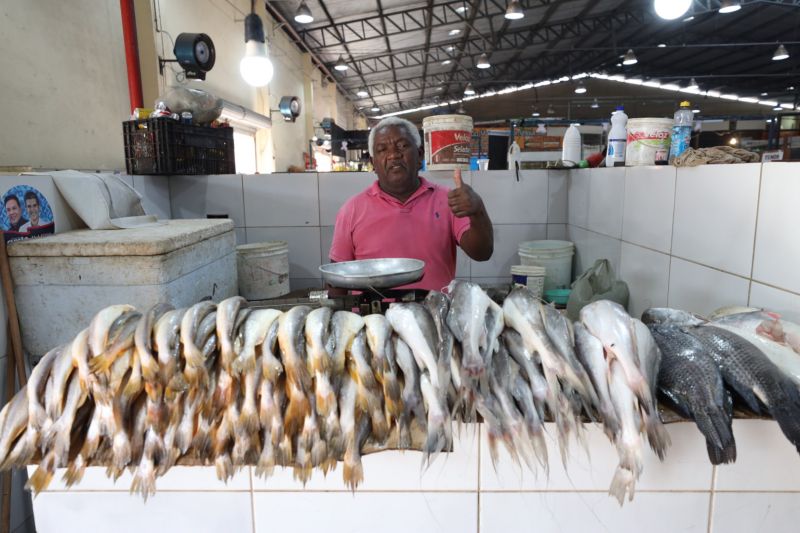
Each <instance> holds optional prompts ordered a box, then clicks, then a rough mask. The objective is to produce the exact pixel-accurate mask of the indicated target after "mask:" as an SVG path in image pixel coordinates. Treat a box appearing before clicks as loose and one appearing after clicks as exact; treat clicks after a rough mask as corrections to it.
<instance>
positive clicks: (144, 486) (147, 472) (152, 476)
mask: <svg viewBox="0 0 800 533" xmlns="http://www.w3.org/2000/svg"><path fill="white" fill-rule="evenodd" d="M130 493H131V494H137V493H138V494H141V496H142V498H143V499H144V501H145V502H146V501H147V498H148V497H149V496H153V495H154V494H155V493H156V470H155V466H154V464H153V459H152V457H142V462H141V463H139V467H138V468H137V469H136V474H134V476H133V480H132V481H131V490H130Z"/></svg>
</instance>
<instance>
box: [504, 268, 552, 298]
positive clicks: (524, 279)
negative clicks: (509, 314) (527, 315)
mask: <svg viewBox="0 0 800 533" xmlns="http://www.w3.org/2000/svg"><path fill="white" fill-rule="evenodd" d="M546 272H547V269H546V268H544V267H540V266H530V265H511V283H513V284H514V286H515V287H517V286H519V287H527V288H528V289H530V291H531V292H533V294H534V296H536V297H537V298H541V297H542V293H543V292H544V278H545V273H546Z"/></svg>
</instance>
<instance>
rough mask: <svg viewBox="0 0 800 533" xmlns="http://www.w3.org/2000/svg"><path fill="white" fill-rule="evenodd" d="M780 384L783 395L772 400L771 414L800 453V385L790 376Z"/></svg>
mask: <svg viewBox="0 0 800 533" xmlns="http://www.w3.org/2000/svg"><path fill="white" fill-rule="evenodd" d="M778 386H779V390H780V392H781V396H782V397H781V398H778V401H775V402H771V405H772V408H771V411H772V413H771V414H772V416H773V417H774V418H775V420H776V421H777V422H778V425H779V426H780V428H781V431H783V434H784V435H786V438H787V439H789V442H791V443H792V444H794V446H795V448H796V449H797V452H798V453H800V387H798V386H797V384H795V382H794V381H792V380H791V379H790V378H788V377H784V379H783V380H782V381H781V382H780V383H779V384H778Z"/></svg>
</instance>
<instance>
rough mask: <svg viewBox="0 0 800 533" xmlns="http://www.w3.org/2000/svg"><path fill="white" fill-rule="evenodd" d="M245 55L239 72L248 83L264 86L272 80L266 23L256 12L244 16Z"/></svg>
mask: <svg viewBox="0 0 800 533" xmlns="http://www.w3.org/2000/svg"><path fill="white" fill-rule="evenodd" d="M244 42H245V45H244V46H245V48H244V57H243V58H242V60H241V61H240V62H239V73H240V74H241V75H242V78H244V81H245V82H246V83H247V84H248V85H252V86H253V87H263V86H265V85H267V84H268V83H269V82H270V81H272V74H273V72H274V68H273V66H272V61H270V59H269V57H268V56H267V45H266V43H265V39H264V25H263V24H262V22H261V17H259V16H258V15H257V14H256V13H255V12H252V13H250V14H249V15H247V16H246V17H245V18H244Z"/></svg>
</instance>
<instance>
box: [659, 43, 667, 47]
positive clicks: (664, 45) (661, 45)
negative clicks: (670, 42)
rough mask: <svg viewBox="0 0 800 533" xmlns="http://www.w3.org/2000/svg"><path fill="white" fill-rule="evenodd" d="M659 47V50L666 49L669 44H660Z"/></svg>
mask: <svg viewBox="0 0 800 533" xmlns="http://www.w3.org/2000/svg"><path fill="white" fill-rule="evenodd" d="M658 47H659V48H666V47H667V44H666V43H658Z"/></svg>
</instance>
